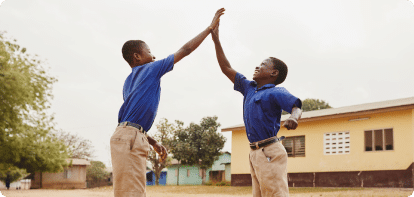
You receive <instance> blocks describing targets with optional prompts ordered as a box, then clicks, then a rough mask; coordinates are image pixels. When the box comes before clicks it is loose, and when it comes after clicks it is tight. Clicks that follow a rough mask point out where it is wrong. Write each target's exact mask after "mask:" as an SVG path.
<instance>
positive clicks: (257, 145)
mask: <svg viewBox="0 0 414 197" xmlns="http://www.w3.org/2000/svg"><path fill="white" fill-rule="evenodd" d="M284 139H285V136H282V137H280V138H275V139H271V140H268V141H265V142H262V143H258V142H253V143H251V144H250V148H251V149H252V150H256V149H259V148H262V147H265V146H267V145H269V144H273V143H275V142H278V141H282V140H284Z"/></svg>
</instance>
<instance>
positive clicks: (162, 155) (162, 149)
mask: <svg viewBox="0 0 414 197" xmlns="http://www.w3.org/2000/svg"><path fill="white" fill-rule="evenodd" d="M152 148H154V150H155V152H157V153H158V155H159V156H160V159H159V161H160V163H162V162H163V161H164V160H165V159H166V158H167V156H168V151H167V149H166V148H165V147H164V146H163V145H161V144H160V143H158V142H157V143H155V144H154V145H152Z"/></svg>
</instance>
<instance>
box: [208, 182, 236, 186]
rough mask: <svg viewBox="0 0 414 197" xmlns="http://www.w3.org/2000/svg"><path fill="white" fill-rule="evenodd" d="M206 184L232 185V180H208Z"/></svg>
mask: <svg viewBox="0 0 414 197" xmlns="http://www.w3.org/2000/svg"><path fill="white" fill-rule="evenodd" d="M204 185H208V186H231V182H230V181H220V182H214V181H208V182H206V183H205V184H204Z"/></svg>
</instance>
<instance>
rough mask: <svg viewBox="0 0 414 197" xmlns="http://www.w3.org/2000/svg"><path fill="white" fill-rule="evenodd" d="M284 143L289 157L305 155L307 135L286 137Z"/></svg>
mask: <svg viewBox="0 0 414 197" xmlns="http://www.w3.org/2000/svg"><path fill="white" fill-rule="evenodd" d="M282 144H283V146H285V149H286V152H287V154H288V157H304V156H305V136H293V137H286V138H285V139H284V140H283V141H282Z"/></svg>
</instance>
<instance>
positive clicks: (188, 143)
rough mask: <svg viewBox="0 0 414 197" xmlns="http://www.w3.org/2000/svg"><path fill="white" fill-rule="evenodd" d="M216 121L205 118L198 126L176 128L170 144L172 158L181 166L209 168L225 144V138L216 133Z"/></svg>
mask: <svg viewBox="0 0 414 197" xmlns="http://www.w3.org/2000/svg"><path fill="white" fill-rule="evenodd" d="M217 119H218V118H217V116H214V117H205V118H203V119H202V120H201V121H200V124H195V123H191V124H190V125H189V126H188V127H186V128H182V127H181V128H178V129H177V130H176V132H175V133H174V140H173V142H172V147H173V148H172V150H171V152H172V153H173V155H174V156H173V158H175V159H177V160H178V161H180V162H181V164H187V165H199V166H200V168H201V169H203V170H206V169H208V168H210V167H211V166H212V165H213V163H214V161H216V160H217V159H218V157H219V156H220V154H221V153H220V150H221V149H223V147H224V143H225V142H226V138H224V136H223V135H222V134H221V133H218V132H217V128H218V127H219V126H220V123H218V122H217ZM204 179H205V174H204V173H203V180H204Z"/></svg>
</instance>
